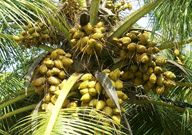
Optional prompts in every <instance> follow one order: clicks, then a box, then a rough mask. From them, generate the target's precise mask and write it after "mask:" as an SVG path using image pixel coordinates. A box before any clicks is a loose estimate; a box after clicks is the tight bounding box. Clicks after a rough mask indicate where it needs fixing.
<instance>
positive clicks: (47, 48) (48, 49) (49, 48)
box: [39, 45, 54, 52]
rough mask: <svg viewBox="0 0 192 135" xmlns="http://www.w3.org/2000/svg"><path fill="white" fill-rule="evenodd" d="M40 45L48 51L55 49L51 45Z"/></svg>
mask: <svg viewBox="0 0 192 135" xmlns="http://www.w3.org/2000/svg"><path fill="white" fill-rule="evenodd" d="M39 47H40V48H42V49H44V50H46V51H48V52H52V51H54V49H53V48H52V47H49V46H46V45H40V46H39Z"/></svg>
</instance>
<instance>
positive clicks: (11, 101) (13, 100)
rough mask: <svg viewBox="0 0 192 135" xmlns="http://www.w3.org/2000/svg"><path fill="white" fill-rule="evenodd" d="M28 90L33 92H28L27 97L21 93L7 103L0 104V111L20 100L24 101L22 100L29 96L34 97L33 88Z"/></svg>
mask: <svg viewBox="0 0 192 135" xmlns="http://www.w3.org/2000/svg"><path fill="white" fill-rule="evenodd" d="M30 89H33V91H31V92H28V93H27V95H25V93H23V94H21V95H19V96H17V97H15V98H13V99H10V100H9V101H7V102H2V103H1V104H0V109H3V108H4V107H6V106H8V105H10V104H13V103H16V102H17V101H19V100H22V99H24V98H26V97H29V96H32V95H34V94H35V91H34V89H35V88H34V87H31V88H30Z"/></svg>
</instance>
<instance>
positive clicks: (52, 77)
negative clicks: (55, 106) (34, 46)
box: [31, 49, 73, 94]
mask: <svg viewBox="0 0 192 135" xmlns="http://www.w3.org/2000/svg"><path fill="white" fill-rule="evenodd" d="M70 57H71V54H69V53H66V52H65V51H64V50H62V49H56V50H54V51H53V52H52V53H51V54H50V55H49V56H47V57H46V58H44V60H43V61H42V62H41V64H40V65H38V66H37V67H36V69H35V71H34V73H33V77H32V83H31V85H32V86H33V87H36V89H35V92H37V93H39V94H43V92H44V91H45V92H47V91H48V92H50V93H54V92H55V91H57V90H60V88H61V87H60V85H61V82H62V81H63V80H64V79H65V78H66V71H68V69H69V68H70V67H71V64H72V63H73V60H72V59H71V58H70Z"/></svg>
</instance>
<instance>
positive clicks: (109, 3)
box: [106, 0, 132, 13]
mask: <svg viewBox="0 0 192 135" xmlns="http://www.w3.org/2000/svg"><path fill="white" fill-rule="evenodd" d="M106 7H107V8H108V9H110V10H111V11H112V12H113V13H119V12H120V11H121V10H125V9H129V10H131V9H132V5H131V4H130V3H129V2H127V3H125V1H124V0H122V1H121V3H117V4H116V5H114V4H113V1H111V0H108V1H106Z"/></svg>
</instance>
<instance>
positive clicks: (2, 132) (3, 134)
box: [0, 129, 10, 135]
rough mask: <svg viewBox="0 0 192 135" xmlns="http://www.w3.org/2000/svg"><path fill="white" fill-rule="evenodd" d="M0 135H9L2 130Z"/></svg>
mask: <svg viewBox="0 0 192 135" xmlns="http://www.w3.org/2000/svg"><path fill="white" fill-rule="evenodd" d="M0 134H2V135H10V134H8V133H7V132H5V131H3V130H2V129H0Z"/></svg>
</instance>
